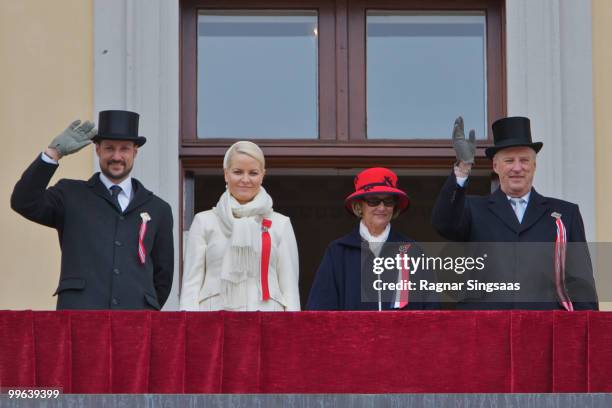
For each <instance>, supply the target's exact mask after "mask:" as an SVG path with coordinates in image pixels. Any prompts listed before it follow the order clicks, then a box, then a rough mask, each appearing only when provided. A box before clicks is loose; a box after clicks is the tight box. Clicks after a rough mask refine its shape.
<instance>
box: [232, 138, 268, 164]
mask: <svg viewBox="0 0 612 408" xmlns="http://www.w3.org/2000/svg"><path fill="white" fill-rule="evenodd" d="M236 153H241V154H246V155H247V156H249V157H252V158H253V159H255V160H257V162H259V164H260V165H261V168H262V169H265V168H266V159H265V158H264V154H263V151H262V150H261V148H260V147H259V146H257V145H256V144H255V143H253V142H249V141H246V140H242V141H240V142H236V143H234V144H233V145H231V146H230V148H229V149H227V151H226V152H225V157H224V158H223V168H224V169H225V170H227V169H228V168H229V166H230V163H231V162H232V158H233V157H234V155H235V154H236Z"/></svg>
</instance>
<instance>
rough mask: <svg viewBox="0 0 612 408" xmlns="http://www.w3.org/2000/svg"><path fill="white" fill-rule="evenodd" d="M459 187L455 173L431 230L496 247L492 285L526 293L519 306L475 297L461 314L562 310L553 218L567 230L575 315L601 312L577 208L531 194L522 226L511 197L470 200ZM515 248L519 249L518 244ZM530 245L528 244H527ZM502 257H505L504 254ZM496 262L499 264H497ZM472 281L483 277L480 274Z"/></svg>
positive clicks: (519, 298)
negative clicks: (513, 284)
mask: <svg viewBox="0 0 612 408" xmlns="http://www.w3.org/2000/svg"><path fill="white" fill-rule="evenodd" d="M465 187H466V186H464V187H460V186H459V185H457V179H456V177H455V174H454V172H453V173H452V174H451V175H450V176H449V178H448V179H447V180H446V182H445V184H444V186H443V187H442V189H441V191H440V193H439V195H438V198H437V201H436V204H435V206H434V209H433V213H432V224H433V226H434V228H435V229H436V230H437V231H438V233H439V234H440V235H442V236H443V237H445V238H447V239H449V240H452V241H463V242H478V243H492V244H486V245H487V246H488V248H489V249H490V250H496V249H495V248H497V251H498V252H497V255H498V256H497V257H495V259H494V257H492V256H489V259H488V260H487V262H488V263H489V264H490V265H491V266H490V267H489V268H488V269H487V271H491V272H492V273H493V274H494V275H495V276H488V277H486V279H485V280H489V281H499V282H506V281H513V280H517V281H520V282H521V284H522V287H523V289H521V291H522V293H520V294H519V293H514V294H513V295H515V298H516V300H517V301H514V300H513V299H512V297H511V296H508V294H504V295H503V296H501V297H502V298H503V300H508V302H504V301H499V300H500V297H499V296H498V297H497V298H496V294H495V293H486V292H484V293H483V292H473V293H472V294H470V295H468V296H467V297H466V298H465V299H464V301H463V302H461V303H460V304H459V306H458V307H459V308H463V309H561V308H562V306H561V305H560V304H559V302H558V296H557V293H556V285H555V272H554V248H555V247H554V242H555V239H556V236H557V226H556V224H555V218H553V217H552V214H553V213H558V214H561V220H562V221H563V223H564V225H565V228H566V230H567V242H568V243H569V244H568V247H567V248H568V250H567V256H566V268H565V286H566V288H567V293H568V295H569V298H570V300H572V302H573V304H574V309H577V310H578V309H594V310H597V308H598V303H597V293H596V291H595V283H594V279H593V269H592V265H591V261H590V257H589V253H588V248H587V246H586V244H584V242H585V240H586V237H585V232H584V225H583V222H582V216H581V215H580V211H579V209H578V206H577V205H576V204H573V203H570V202H567V201H563V200H559V199H556V198H551V197H544V196H542V195H540V194H538V192H537V191H536V190H535V189H533V188H532V190H531V195H530V197H529V203H528V204H527V208H526V210H525V214H524V216H523V220H522V222H521V223H519V221H518V219H517V217H516V215H515V213H514V210H513V209H512V206H511V205H510V202H509V201H508V198H507V196H506V194H505V193H504V192H503V191H502V190H501V189H497V191H495V192H494V193H492V194H490V195H489V196H484V197H478V196H467V195H466V193H465ZM515 243H516V244H515ZM525 243H529V244H525ZM502 251H503V253H502ZM496 262H497V263H496ZM471 277H473V278H482V277H479V276H478V274H477V273H476V272H474V273H472V276H471Z"/></svg>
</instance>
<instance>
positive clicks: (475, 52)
mask: <svg viewBox="0 0 612 408" xmlns="http://www.w3.org/2000/svg"><path fill="white" fill-rule="evenodd" d="M485 33H486V30H485V16H484V14H475V13H472V14H469V15H468V14H460V13H455V14H452V15H449V14H445V15H441V14H435V13H403V12H389V11H384V12H383V11H369V12H368V16H367V95H368V96H367V99H368V100H367V104H368V106H367V134H368V138H369V139H440V138H442V139H447V138H450V135H451V130H452V125H453V122H454V120H455V118H456V117H457V116H459V115H462V116H463V118H464V119H465V123H466V127H468V128H474V129H476V137H477V138H480V139H484V138H486V133H485V129H486V118H487V110H486V108H487V100H486V93H487V92H486V91H487V90H486V54H485V52H486V44H485Z"/></svg>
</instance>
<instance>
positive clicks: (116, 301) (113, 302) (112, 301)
mask: <svg viewBox="0 0 612 408" xmlns="http://www.w3.org/2000/svg"><path fill="white" fill-rule="evenodd" d="M111 303H112V304H113V305H115V306H117V305H118V304H119V301H118V300H117V298H113V300H111Z"/></svg>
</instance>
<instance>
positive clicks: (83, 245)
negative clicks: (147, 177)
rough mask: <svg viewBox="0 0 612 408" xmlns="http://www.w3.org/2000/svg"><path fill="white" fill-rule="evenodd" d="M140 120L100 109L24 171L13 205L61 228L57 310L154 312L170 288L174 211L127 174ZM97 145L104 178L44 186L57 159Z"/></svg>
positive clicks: (130, 114) (141, 141) (131, 114)
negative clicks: (93, 118) (95, 118)
mask: <svg viewBox="0 0 612 408" xmlns="http://www.w3.org/2000/svg"><path fill="white" fill-rule="evenodd" d="M138 119H139V115H138V114H137V113H134V112H128V111H119V110H112V111H103V112H100V116H99V122H98V123H99V132H97V131H96V129H95V128H94V124H93V123H91V122H89V121H86V122H84V123H81V122H80V121H78V120H77V121H75V122H73V123H72V124H71V125H70V126H69V127H68V128H66V130H64V131H63V132H62V133H61V134H60V135H58V136H57V137H56V138H55V139H53V141H52V142H51V144H50V145H49V147H48V148H47V149H46V150H45V151H44V152H43V153H42V154H41V155H39V156H38V157H37V158H36V159H35V160H34V162H33V163H32V164H31V165H30V166H29V167H28V168H27V169H26V171H25V172H24V173H23V175H22V177H21V179H20V180H19V181H18V182H17V184H16V185H15V189H14V191H13V195H12V196H11V207H12V208H13V209H14V210H15V211H17V212H18V213H19V214H21V215H23V216H24V217H26V218H27V219H29V220H31V221H34V222H37V223H39V224H42V225H46V226H48V227H52V228H55V229H57V231H58V235H59V241H60V247H61V249H62V261H61V264H62V265H61V276H60V280H59V285H58V287H57V290H56V292H55V295H57V308H58V309H153V310H159V309H160V308H161V307H162V306H163V305H164V303H165V301H166V299H167V298H168V294H169V293H170V287H171V285H172V276H173V267H174V266H173V265H174V259H173V258H174V248H173V238H172V223H173V220H172V210H171V209H170V206H169V205H168V204H167V203H166V202H165V201H163V200H162V199H160V198H159V197H157V196H155V195H154V194H153V193H152V192H150V191H149V190H147V189H146V188H145V187H144V186H143V185H142V184H141V183H140V182H139V181H138V180H136V179H134V178H132V177H131V176H130V172H131V171H132V167H133V165H134V159H135V158H136V155H137V154H138V148H139V147H141V146H142V145H143V144H145V142H146V138H144V137H142V136H139V135H138ZM92 141H93V142H94V143H95V148H96V154H97V155H98V158H99V163H100V170H101V172H100V173H96V174H94V175H93V176H92V177H91V178H90V179H89V180H87V181H85V180H67V179H62V180H60V181H59V182H58V183H57V184H56V185H55V186H52V187H49V188H47V184H48V183H49V181H50V180H51V177H52V176H53V174H54V173H55V171H56V170H57V168H58V161H59V160H60V159H61V158H62V157H63V156H66V155H69V154H72V153H75V152H77V151H79V150H81V149H82V148H83V147H85V146H87V145H88V144H90V143H91V142H92Z"/></svg>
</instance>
